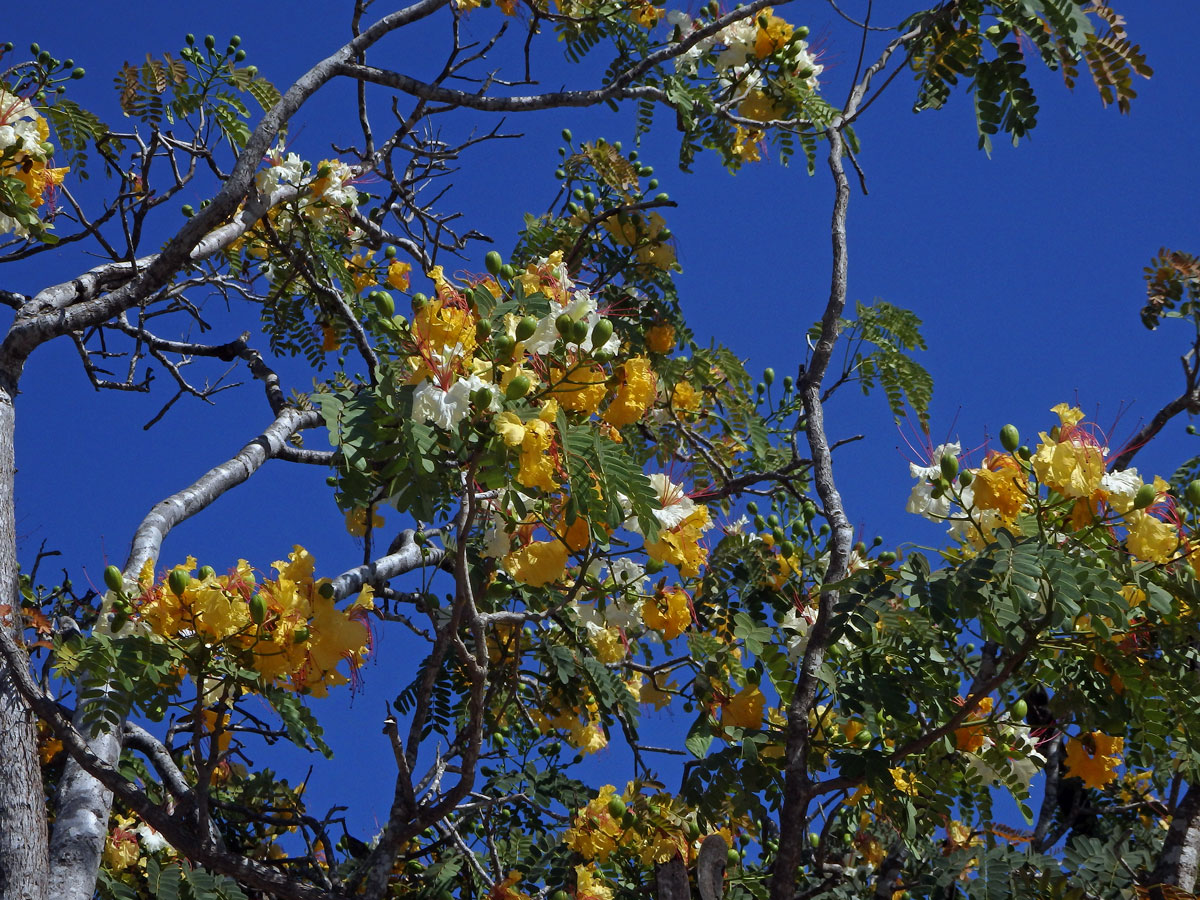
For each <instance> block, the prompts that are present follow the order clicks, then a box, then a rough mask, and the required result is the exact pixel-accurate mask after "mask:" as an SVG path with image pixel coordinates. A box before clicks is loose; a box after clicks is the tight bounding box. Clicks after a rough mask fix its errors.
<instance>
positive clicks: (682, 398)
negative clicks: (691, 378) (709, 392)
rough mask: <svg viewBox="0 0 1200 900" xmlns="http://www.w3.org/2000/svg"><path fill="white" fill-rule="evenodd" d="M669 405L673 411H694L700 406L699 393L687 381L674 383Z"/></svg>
mask: <svg viewBox="0 0 1200 900" xmlns="http://www.w3.org/2000/svg"><path fill="white" fill-rule="evenodd" d="M671 407H672V409H674V410H675V412H677V413H678V412H695V411H696V410H698V409H699V408H700V393H699V392H698V391H697V390H696V389H695V388H694V387H692V385H691V384H690V383H689V382H687V381H681V382H679V384H677V385H675V390H674V391H672V392H671Z"/></svg>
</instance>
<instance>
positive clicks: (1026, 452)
mask: <svg viewBox="0 0 1200 900" xmlns="http://www.w3.org/2000/svg"><path fill="white" fill-rule="evenodd" d="M1017 456H1019V457H1021V459H1023V460H1025V462H1029V458H1030V457H1031V456H1033V451H1032V450H1030V449H1029V446H1028V445H1027V444H1022V445H1021V446H1020V447H1018V448H1017Z"/></svg>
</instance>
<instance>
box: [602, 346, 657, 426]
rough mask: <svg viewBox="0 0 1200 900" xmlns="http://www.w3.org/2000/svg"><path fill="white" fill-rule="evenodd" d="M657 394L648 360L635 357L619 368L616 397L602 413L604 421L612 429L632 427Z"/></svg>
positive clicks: (655, 381)
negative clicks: (619, 374) (619, 381)
mask: <svg viewBox="0 0 1200 900" xmlns="http://www.w3.org/2000/svg"><path fill="white" fill-rule="evenodd" d="M657 393H658V382H657V380H656V379H655V377H654V372H653V371H652V370H651V368H650V360H648V359H647V358H646V357H644V356H635V357H633V358H632V359H630V360H629V361H628V362H626V363H625V365H623V366H622V367H621V384H620V386H619V387H618V388H617V395H616V396H615V397H614V398H613V400H612V402H611V403H610V404H609V405H608V409H607V410H605V412H604V421H605V422H607V423H608V424H609V425H612V426H613V427H614V428H621V427H623V426H625V425H632V424H633V423H634V422H636V421H638V420H639V419H641V417H642V416H644V415H645V414H646V410H647V409H649V408H650V406H651V404H653V403H654V398H655V396H656V395H657Z"/></svg>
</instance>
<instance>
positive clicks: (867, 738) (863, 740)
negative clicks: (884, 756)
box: [854, 728, 875, 747]
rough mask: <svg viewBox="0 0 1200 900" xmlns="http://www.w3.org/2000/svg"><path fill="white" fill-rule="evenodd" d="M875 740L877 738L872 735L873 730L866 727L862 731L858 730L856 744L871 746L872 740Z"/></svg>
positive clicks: (855, 736)
mask: <svg viewBox="0 0 1200 900" xmlns="http://www.w3.org/2000/svg"><path fill="white" fill-rule="evenodd" d="M873 740H875V738H874V737H873V736H872V735H871V732H869V731H867V729H865V728H864V729H863V730H862V731H860V732H858V734H856V735H854V746H856V747H869V746H871V741H873Z"/></svg>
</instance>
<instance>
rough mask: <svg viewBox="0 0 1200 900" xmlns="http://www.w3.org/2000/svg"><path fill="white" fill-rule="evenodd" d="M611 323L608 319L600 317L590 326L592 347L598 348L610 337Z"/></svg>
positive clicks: (611, 331)
mask: <svg viewBox="0 0 1200 900" xmlns="http://www.w3.org/2000/svg"><path fill="white" fill-rule="evenodd" d="M612 333H613V323H612V322H611V321H610V320H609V319H601V320H600V321H599V322H597V323H596V324H595V325H594V326H593V327H592V347H593V348H595V349H597V350H599V349H600V348H601V347H603V346H604V345H605V344H607V343H608V339H609V338H610V337H612Z"/></svg>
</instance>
